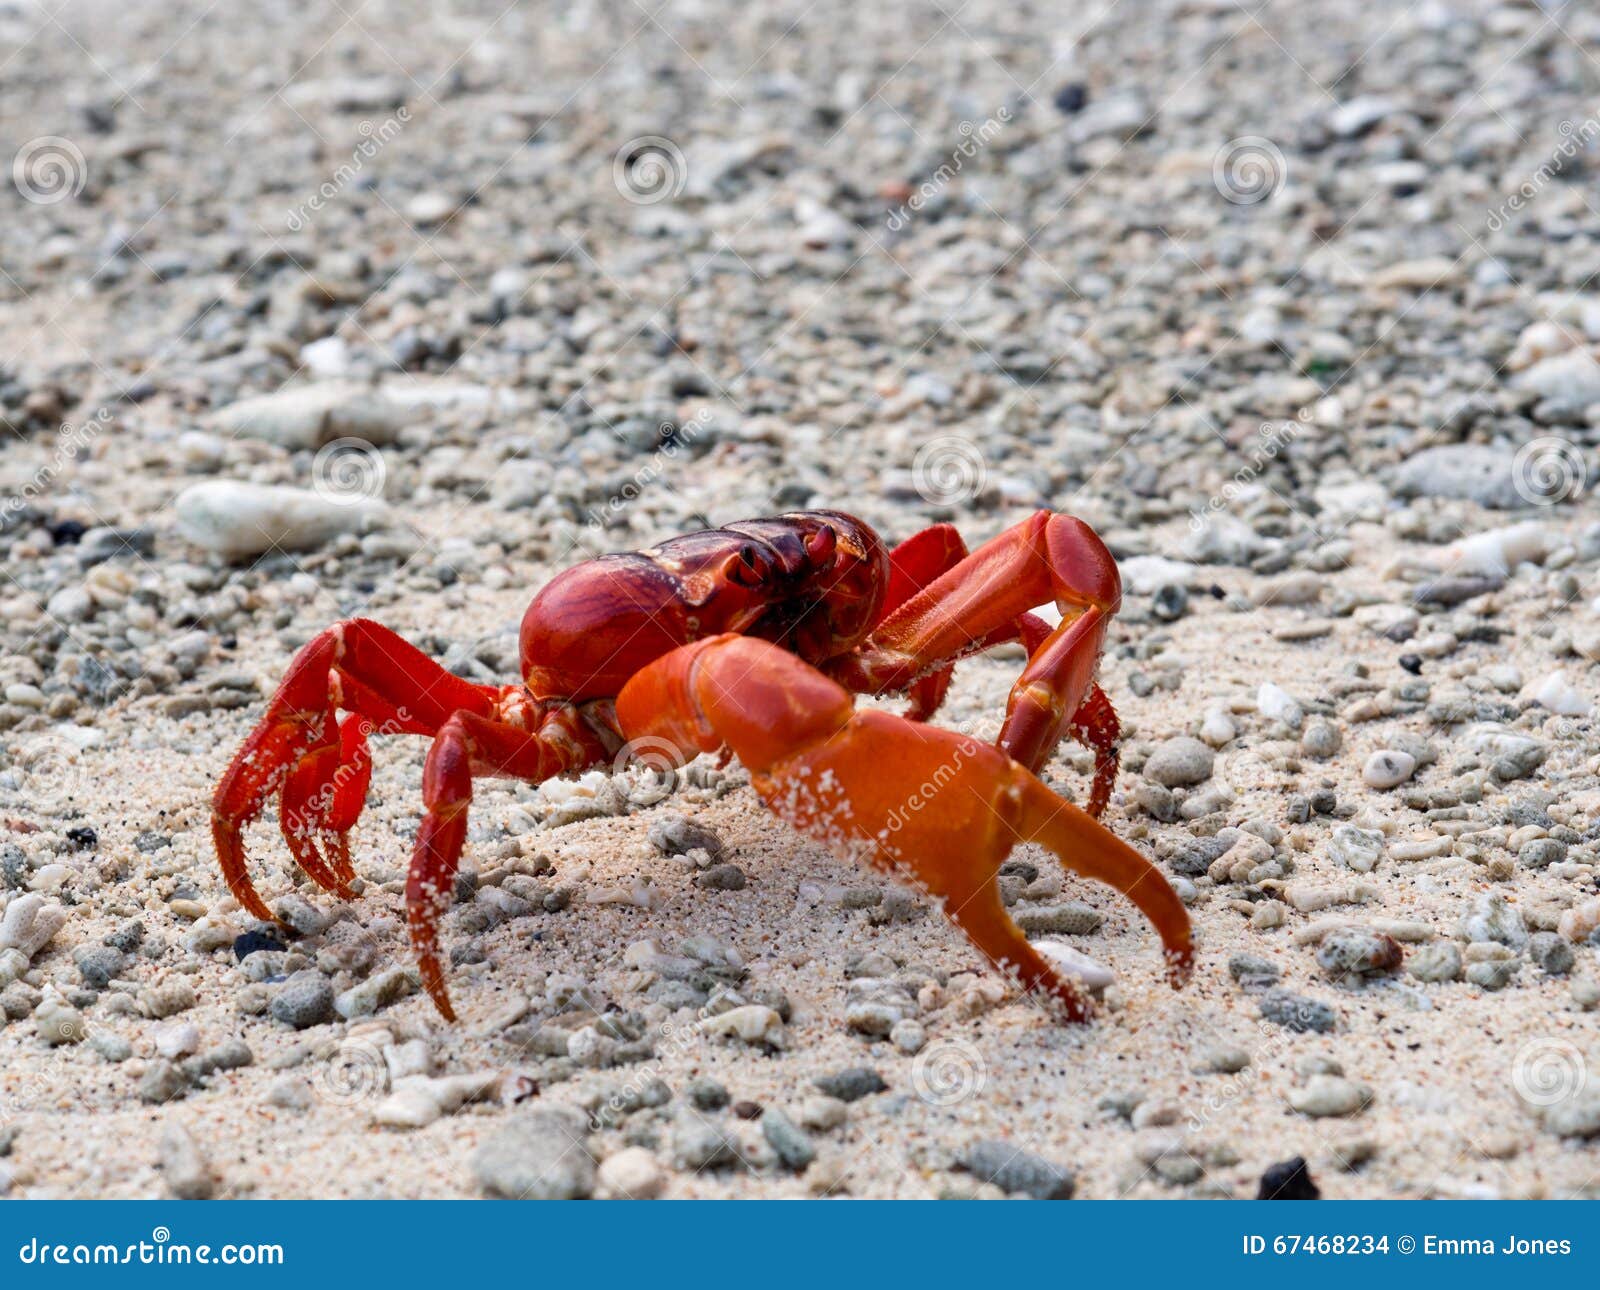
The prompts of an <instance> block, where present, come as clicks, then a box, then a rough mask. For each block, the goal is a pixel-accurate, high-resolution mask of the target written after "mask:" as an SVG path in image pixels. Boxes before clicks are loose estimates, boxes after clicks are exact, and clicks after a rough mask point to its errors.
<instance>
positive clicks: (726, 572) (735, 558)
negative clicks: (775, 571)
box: [722, 545, 765, 587]
mask: <svg viewBox="0 0 1600 1290" xmlns="http://www.w3.org/2000/svg"><path fill="white" fill-rule="evenodd" d="M722 574H723V577H725V578H727V580H728V581H729V582H731V583H733V584H735V585H736V586H740V587H759V586H760V585H761V584H762V582H763V581H764V579H765V575H764V573H763V571H762V568H761V564H760V561H759V559H758V558H757V555H756V549H755V547H753V546H749V545H746V546H742V547H740V548H739V550H738V551H737V552H736V553H734V554H733V555H731V556H729V557H728V562H727V564H725V565H724V566H723V567H722Z"/></svg>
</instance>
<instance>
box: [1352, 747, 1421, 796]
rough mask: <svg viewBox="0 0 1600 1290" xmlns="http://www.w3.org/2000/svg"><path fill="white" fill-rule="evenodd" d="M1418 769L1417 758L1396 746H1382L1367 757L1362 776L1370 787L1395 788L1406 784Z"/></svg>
mask: <svg viewBox="0 0 1600 1290" xmlns="http://www.w3.org/2000/svg"><path fill="white" fill-rule="evenodd" d="M1416 769H1417V759H1416V758H1415V757H1413V756H1412V755H1411V754H1410V753H1407V752H1401V751H1399V750H1398V749H1396V748H1380V749H1379V750H1378V751H1377V752H1375V753H1373V754H1372V756H1370V757H1368V758H1367V764H1366V765H1365V766H1363V767H1362V768H1361V778H1362V779H1363V780H1364V781H1365V782H1366V785H1367V787H1368V788H1380V789H1381V788H1394V787H1396V786H1398V785H1400V784H1404V783H1405V782H1406V780H1408V779H1410V778H1411V776H1412V774H1413V773H1414V772H1415V771H1416Z"/></svg>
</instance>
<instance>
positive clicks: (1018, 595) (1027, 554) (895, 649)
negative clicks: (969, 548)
mask: <svg viewBox="0 0 1600 1290" xmlns="http://www.w3.org/2000/svg"><path fill="white" fill-rule="evenodd" d="M1052 603H1053V604H1054V605H1056V607H1057V608H1058V609H1059V610H1060V611H1061V613H1062V615H1063V621H1062V623H1061V625H1060V626H1058V627H1056V628H1055V629H1054V630H1051V629H1050V628H1048V627H1047V626H1046V625H1045V624H1044V623H1043V622H1042V621H1041V620H1040V619H1038V618H1037V617H1035V616H1034V615H1033V614H1031V613H1029V612H1028V610H1030V609H1033V608H1035V607H1037V606H1039V605H1044V604H1052ZM1121 603H1122V583H1121V579H1120V578H1119V576H1118V574H1117V566H1116V561H1115V560H1113V559H1112V557H1111V553H1110V552H1109V551H1107V550H1106V548H1105V544H1104V543H1103V542H1101V541H1100V539H1099V537H1098V536H1096V534H1095V532H1094V530H1093V529H1091V528H1090V527H1089V526H1088V525H1087V524H1085V523H1084V522H1083V521H1082V520H1078V519H1075V518H1073V517H1072V516H1069V515H1057V514H1055V513H1053V512H1050V511H1040V512H1038V513H1037V514H1035V515H1034V516H1032V517H1031V518H1029V519H1027V520H1025V521H1023V522H1022V523H1021V524H1019V525H1017V526H1016V527H1014V528H1011V529H1008V530H1007V531H1006V532H1004V533H1002V534H1000V535H999V536H998V537H996V538H994V539H992V540H991V541H989V542H986V543H984V545H983V546H981V547H979V548H978V549H977V550H976V551H974V552H973V553H972V554H971V555H970V556H968V557H967V558H966V559H964V560H962V561H960V562H959V563H958V564H956V565H955V567H953V568H951V569H950V570H948V571H947V572H945V573H944V574H942V575H941V576H940V577H938V578H936V579H934V580H933V581H932V582H931V583H929V584H928V585H927V586H926V587H924V588H923V589H922V590H921V591H920V592H918V593H916V594H914V595H912V596H911V597H909V598H908V599H907V600H906V601H905V602H904V603H903V604H901V606H900V607H899V608H898V609H897V610H895V611H894V612H893V613H890V614H888V615H886V616H885V617H884V619H883V621H882V622H880V623H879V624H878V626H877V627H876V628H874V629H873V632H872V634H871V636H870V637H869V638H868V640H867V643H866V644H865V645H864V646H863V647H862V648H861V649H860V650H858V651H856V652H855V653H853V654H850V655H847V656H845V657H843V658H841V659H839V660H837V661H836V662H834V663H831V664H829V667H828V671H829V674H830V675H832V676H834V677H835V678H836V679H838V680H839V681H841V682H842V683H843V684H845V685H847V686H849V687H850V688H851V689H855V690H859V691H864V692H867V693H882V692H884V691H885V690H893V689H900V688H904V687H906V686H909V685H912V684H914V683H916V681H917V678H918V677H921V676H923V675H924V674H926V673H927V672H928V671H929V670H930V669H933V668H937V667H939V666H940V665H941V664H943V663H945V662H947V661H951V660H955V659H958V658H961V657H962V656H963V655H966V654H971V653H975V652H977V651H978V650H981V649H986V648H988V647H989V646H991V645H995V644H998V643H1000V642H1001V641H1005V640H1016V639H1019V638H1020V639H1021V640H1022V641H1023V643H1024V645H1025V646H1026V647H1027V649H1028V652H1029V655H1030V657H1029V661H1028V664H1027V666H1026V667H1025V668H1024V670H1023V673H1022V675H1021V676H1020V677H1019V678H1018V679H1017V682H1016V683H1015V685H1014V686H1013V687H1012V690H1011V695H1010V697H1009V699H1008V700H1007V704H1006V721H1005V725H1004V727H1003V728H1002V731H1001V734H1000V738H999V741H998V746H999V747H1000V748H1001V750H1002V751H1004V752H1006V753H1008V754H1010V755H1011V756H1013V757H1015V758H1016V759H1017V760H1018V761H1020V762H1021V763H1022V764H1023V765H1024V766H1026V767H1027V768H1028V769H1029V770H1033V771H1037V770H1038V769H1039V768H1040V767H1042V766H1043V765H1044V763H1045V762H1046V761H1047V760H1048V759H1049V757H1050V754H1051V753H1052V752H1053V751H1054V749H1055V747H1056V744H1057V743H1059V742H1060V740H1061V737H1062V735H1063V734H1065V733H1067V732H1069V731H1070V732H1071V733H1073V734H1074V735H1075V736H1079V737H1082V738H1084V740H1085V742H1087V743H1088V744H1089V745H1090V747H1092V748H1093V749H1094V750H1095V752H1096V754H1097V765H1096V776H1095V786H1094V789H1093V792H1092V795H1091V798H1090V809H1091V812H1092V813H1093V814H1096V815H1098V814H1099V813H1100V811H1101V810H1103V809H1104V806H1105V804H1106V801H1107V800H1109V797H1110V791H1111V785H1112V783H1113V782H1114V780H1115V777H1116V756H1115V749H1116V740H1117V725H1116V713H1115V711H1114V710H1112V709H1111V706H1110V703H1109V702H1108V701H1107V700H1106V699H1105V697H1104V695H1101V696H1100V698H1099V700H1097V701H1095V705H1094V710H1093V711H1092V712H1090V713H1086V714H1085V716H1084V718H1083V719H1082V720H1080V719H1079V716H1078V713H1079V709H1080V708H1081V707H1082V706H1083V705H1084V704H1085V702H1086V701H1087V700H1088V699H1089V698H1090V696H1091V694H1092V693H1095V692H1096V691H1095V687H1094V673H1095V668H1096V666H1097V665H1098V663H1099V658H1100V651H1101V649H1102V648H1103V646H1104V643H1105V630H1106V625H1107V623H1108V622H1109V620H1110V618H1111V616H1112V615H1113V614H1115V613H1116V611H1117V609H1118V607H1119V606H1120V605H1121Z"/></svg>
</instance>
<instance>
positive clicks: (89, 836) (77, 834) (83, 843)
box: [67, 827, 100, 851]
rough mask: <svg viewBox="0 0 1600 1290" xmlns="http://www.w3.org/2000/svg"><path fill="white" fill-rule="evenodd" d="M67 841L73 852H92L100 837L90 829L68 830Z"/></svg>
mask: <svg viewBox="0 0 1600 1290" xmlns="http://www.w3.org/2000/svg"><path fill="white" fill-rule="evenodd" d="M67 841H68V842H70V843H72V849H73V850H74V851H93V850H94V849H95V847H96V846H98V845H99V843H100V835H99V834H98V833H96V832H95V831H94V830H93V829H91V828H84V827H80V828H76V829H68V830H67Z"/></svg>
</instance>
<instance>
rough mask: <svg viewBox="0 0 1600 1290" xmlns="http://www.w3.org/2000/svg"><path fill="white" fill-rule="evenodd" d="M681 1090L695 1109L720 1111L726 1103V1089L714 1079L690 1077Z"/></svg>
mask: <svg viewBox="0 0 1600 1290" xmlns="http://www.w3.org/2000/svg"><path fill="white" fill-rule="evenodd" d="M683 1091H684V1094H685V1096H687V1097H688V1099H689V1104H690V1105H691V1106H693V1107H694V1108H695V1109H696V1110H697V1111H720V1110H721V1109H722V1108H723V1107H725V1106H727V1105H728V1090H727V1089H725V1088H723V1087H722V1085H721V1084H719V1083H717V1081H716V1080H714V1079H706V1078H705V1077H704V1076H701V1077H700V1078H699V1079H692V1080H690V1081H689V1087H688V1088H686V1089H684V1090H683Z"/></svg>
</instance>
